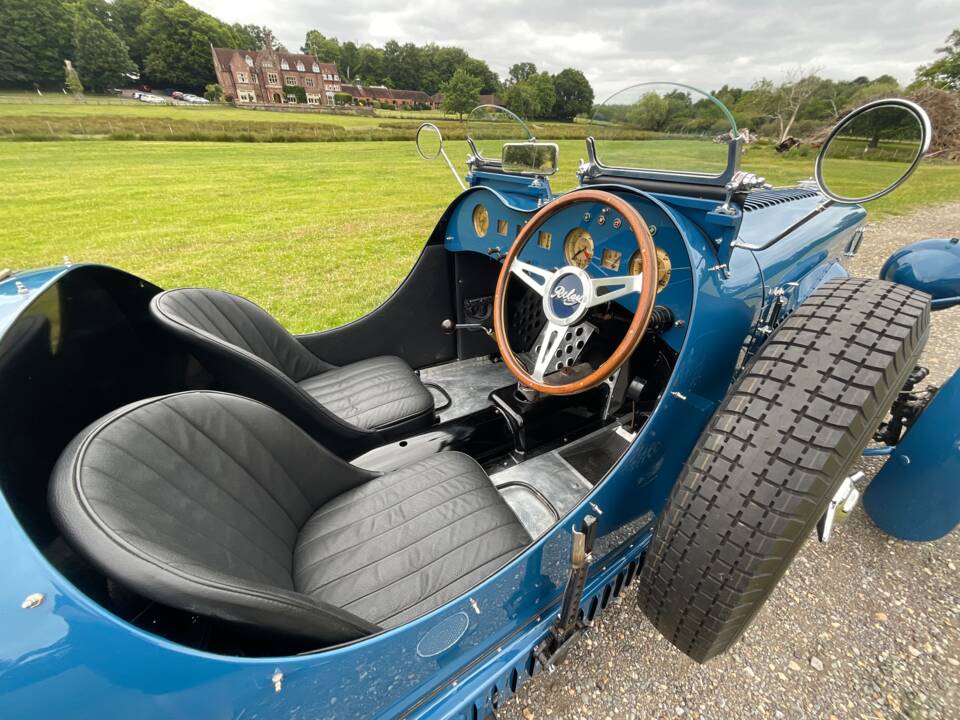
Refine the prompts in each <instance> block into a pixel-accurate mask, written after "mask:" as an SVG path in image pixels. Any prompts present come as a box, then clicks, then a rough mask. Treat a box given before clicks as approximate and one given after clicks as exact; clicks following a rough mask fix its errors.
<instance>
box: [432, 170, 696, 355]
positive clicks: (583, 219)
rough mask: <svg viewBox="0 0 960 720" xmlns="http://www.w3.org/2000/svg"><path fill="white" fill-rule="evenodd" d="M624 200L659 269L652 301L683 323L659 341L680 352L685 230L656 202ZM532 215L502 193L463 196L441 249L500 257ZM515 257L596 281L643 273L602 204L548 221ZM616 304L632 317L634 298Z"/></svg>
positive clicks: (630, 239)
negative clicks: (644, 231) (642, 224)
mask: <svg viewBox="0 0 960 720" xmlns="http://www.w3.org/2000/svg"><path fill="white" fill-rule="evenodd" d="M623 199H625V200H627V202H629V203H630V204H631V205H632V206H634V207H635V208H636V209H637V211H638V212H639V213H640V215H641V216H642V217H643V219H644V220H645V221H646V222H647V224H648V226H649V229H650V234H651V235H652V236H653V241H654V244H655V245H656V252H657V265H658V273H657V288H658V291H657V298H656V303H657V305H663V306H666V307H668V308H670V310H671V311H672V313H673V316H674V318H677V319H681V320H683V321H684V322H682V323H681V324H680V325H679V326H675V327H673V328H671V329H670V330H667V331H666V332H664V333H663V339H664V340H665V341H666V342H667V343H668V344H669V345H670V346H671V347H673V348H674V349H675V350H679V348H680V345H681V344H682V342H683V338H684V336H685V333H686V324H687V323H686V321H687V320H688V319H689V315H690V312H691V307H692V302H693V274H692V271H691V267H690V256H689V254H688V252H687V248H686V243H685V242H684V239H683V235H682V232H681V230H680V228H679V227H677V225H676V224H675V223H674V222H673V220H671V219H670V217H669V216H668V215H667V213H666V212H665V211H664V210H663V209H662V208H661V207H659V206H658V205H657V204H656V203H654V202H652V201H650V200H648V199H647V198H644V197H639V196H634V195H624V196H623ZM524 205H529V203H524ZM537 209H538V208H536V207H535V206H534V207H523V206H521V205H516V204H512V203H511V201H510V200H508V199H507V198H506V197H505V196H504V195H501V194H499V193H496V192H493V191H490V190H488V189H485V188H483V189H478V190H475V191H472V192H468V193H466V194H465V195H464V196H463V197H462V198H461V200H460V202H459V204H458V205H457V207H456V208H455V209H454V211H453V215H452V216H451V218H450V221H449V223H448V226H447V235H446V239H445V243H444V244H445V247H446V249H447V250H449V251H451V252H478V253H483V254H484V255H488V256H490V257H494V258H497V259H501V258H502V257H503V256H504V255H506V253H507V251H508V250H509V249H510V247H511V245H512V244H513V241H514V239H515V238H516V237H517V234H518V233H519V232H520V230H521V228H523V226H524V225H525V224H526V223H527V221H528V220H529V219H530V217H532V215H533V214H534V213H535V212H536V210H537ZM519 257H520V259H521V260H523V261H524V262H528V263H532V264H534V265H536V266H538V267H541V268H544V269H549V270H554V269H556V268H559V267H562V266H564V265H575V266H577V267H580V268H582V269H584V270H586V271H587V273H588V274H589V275H590V276H592V277H595V278H600V277H617V276H622V275H628V274H637V273H638V272H641V271H642V269H643V268H642V267H641V260H640V254H639V251H638V248H637V242H636V239H635V238H634V235H633V233H632V232H631V230H630V228H629V225H628V223H627V222H626V221H625V220H624V219H623V218H621V217H619V215H618V214H617V213H616V211H614V210H613V209H612V208H610V207H608V206H606V205H604V204H603V203H598V202H593V201H586V200H585V201H583V202H580V203H576V204H575V205H571V206H569V207H567V208H565V209H563V210H561V211H560V212H558V213H557V214H556V215H554V216H553V217H551V218H549V219H548V220H547V221H546V222H545V223H544V224H543V225H542V226H541V227H539V228H538V229H537V230H536V231H535V232H534V234H533V236H532V237H531V238H530V239H529V240H528V241H527V244H526V246H525V247H524V249H523V251H522V252H521V253H520V256H519ZM614 302H617V303H619V304H620V305H622V306H623V307H624V308H625V309H627V310H629V311H630V312H633V311H634V310H636V307H637V295H636V294H630V295H627V296H624V297H622V298H619V299H617V300H615V301H614Z"/></svg>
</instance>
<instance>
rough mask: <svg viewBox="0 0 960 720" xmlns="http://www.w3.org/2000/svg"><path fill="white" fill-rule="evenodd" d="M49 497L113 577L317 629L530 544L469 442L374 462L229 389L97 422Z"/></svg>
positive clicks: (393, 614) (378, 616)
mask: <svg viewBox="0 0 960 720" xmlns="http://www.w3.org/2000/svg"><path fill="white" fill-rule="evenodd" d="M50 505H51V510H52V514H53V517H54V519H55V521H56V522H57V524H58V525H59V527H60V528H61V531H62V533H63V535H64V537H65V539H66V540H67V541H68V542H69V543H70V544H71V545H73V546H74V547H75V548H76V549H77V551H78V552H79V553H81V554H82V555H83V556H85V557H86V558H87V559H88V560H89V561H90V562H91V563H92V564H93V565H94V566H96V567H97V568H98V569H99V570H100V571H101V572H103V573H104V574H105V575H106V576H107V577H110V578H112V579H114V580H115V581H116V582H118V583H119V584H121V585H124V586H127V587H129V588H130V589H132V590H134V591H135V592H137V593H139V594H141V595H143V596H145V597H148V598H152V599H154V600H157V601H159V602H162V603H165V604H167V605H170V606H173V607H178V608H182V609H185V610H189V611H191V612H196V613H199V614H205V615H210V616H213V617H218V618H222V619H225V620H232V621H236V622H242V623H247V624H252V625H256V626H258V627H262V628H266V629H269V630H272V631H276V632H282V633H287V634H290V635H294V636H297V637H302V638H307V639H310V640H315V641H318V642H322V643H336V642H342V641H345V640H349V639H353V638H357V637H362V636H363V635H366V634H369V633H371V632H375V631H377V630H378V629H379V628H380V627H384V626H387V627H389V626H392V625H395V624H398V623H401V622H403V621H404V620H406V619H409V618H411V617H413V616H415V615H416V614H419V613H422V612H425V611H426V610H429V609H431V608H433V607H437V606H438V605H440V604H442V603H443V602H445V601H447V600H449V599H451V598H452V597H454V596H456V595H457V594H459V593H460V592H462V591H464V590H466V589H467V588H468V587H470V586H471V585H472V584H474V583H475V582H477V581H478V580H480V579H482V578H483V577H485V576H486V575H488V574H490V573H491V572H493V571H494V570H495V569H496V568H498V567H500V566H502V565H503V564H505V563H506V562H507V561H508V560H509V559H510V558H511V557H512V556H513V555H515V554H516V553H517V552H519V551H520V549H521V548H522V547H523V546H524V545H525V544H526V543H528V542H529V537H528V536H527V534H526V532H525V531H524V530H523V528H522V526H521V525H520V523H519V521H517V519H516V517H515V516H514V515H513V513H512V511H511V510H510V509H509V507H508V506H507V505H506V503H505V502H504V501H503V500H502V498H501V497H500V495H499V494H498V492H497V491H496V489H495V488H494V487H493V485H492V484H491V483H490V481H489V478H488V477H487V476H486V475H485V473H484V472H483V470H482V469H480V467H479V466H478V465H477V464H476V463H475V462H474V461H473V460H472V459H470V458H468V457H466V456H464V455H459V454H453V453H451V454H443V453H441V454H439V455H436V456H433V457H431V458H429V459H427V460H424V461H421V462H419V463H417V464H415V465H411V466H409V467H407V468H403V469H401V470H399V471H396V472H393V473H388V474H386V475H382V476H376V475H374V474H373V473H369V472H367V471H365V470H362V469H360V468H357V467H354V466H352V465H350V464H348V463H346V462H344V461H342V460H340V459H339V458H338V457H336V456H334V455H332V454H331V453H329V452H327V451H326V450H325V449H324V448H323V447H321V446H320V445H319V444H318V443H316V442H315V441H314V440H313V439H312V438H310V437H309V436H307V435H306V434H305V433H304V432H303V431H301V430H300V429H299V428H297V427H296V426H295V425H294V424H293V423H291V422H290V421H289V420H288V419H286V418H285V417H283V416H282V415H280V414H279V413H277V412H276V411H274V410H272V409H270V408H268V407H266V406H265V405H262V404H260V403H258V402H255V401H253V400H249V399H247V398H241V397H238V396H235V395H227V394H224V393H210V392H189V393H180V394H177V395H169V396H166V397H162V398H154V399H150V400H144V401H140V402H138V403H134V404H132V405H129V406H127V407H124V408H121V409H120V410H117V411H115V412H114V413H111V414H110V415H108V416H107V417H105V418H103V419H101V420H99V421H97V422H96V423H94V424H93V425H91V426H90V427H89V428H87V429H86V430H84V431H83V432H82V433H81V434H80V435H78V436H77V438H76V439H75V440H74V441H73V442H72V443H71V444H70V445H69V446H68V447H67V448H66V449H65V450H64V452H63V454H62V455H61V457H60V460H59V461H58V463H57V466H56V467H55V469H54V472H53V476H52V478H51V483H50Z"/></svg>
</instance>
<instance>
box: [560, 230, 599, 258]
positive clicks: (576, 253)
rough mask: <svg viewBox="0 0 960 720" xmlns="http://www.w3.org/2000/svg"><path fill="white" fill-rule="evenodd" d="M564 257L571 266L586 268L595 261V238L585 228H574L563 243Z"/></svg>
mask: <svg viewBox="0 0 960 720" xmlns="http://www.w3.org/2000/svg"><path fill="white" fill-rule="evenodd" d="M563 256H564V258H566V260H567V262H568V263H569V264H570V265H575V266H576V267H578V268H585V267H586V266H587V265H589V264H590V261H591V260H592V259H593V238H592V237H590V233H588V232H587V231H586V230H584V229H583V228H574V229H573V230H571V231H570V232H569V233H567V237H566V239H565V240H564V241H563Z"/></svg>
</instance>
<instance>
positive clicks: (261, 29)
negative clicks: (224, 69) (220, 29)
mask: <svg viewBox="0 0 960 720" xmlns="http://www.w3.org/2000/svg"><path fill="white" fill-rule="evenodd" d="M230 27H231V28H232V30H233V33H234V35H236V36H237V43H238V44H237V47H238V48H240V49H241V50H259V49H260V48H262V47H263V46H264V45H265V44H266V42H267V36H268V35H269V36H270V37H271V38H272V41H271V43H270V44H271V46H272V48H273V49H274V50H283V51H284V52H285V48H284V47H283V45H282V44H281V43H280V41H279V40H277V38H276V37H275V36H274V34H273V32H271V30H270V28H268V27H267V26H266V25H254V24H253V23H248V24H247V25H241V24H240V23H234V24H233V25H231V26H230Z"/></svg>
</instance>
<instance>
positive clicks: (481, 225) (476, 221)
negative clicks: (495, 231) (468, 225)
mask: <svg viewBox="0 0 960 720" xmlns="http://www.w3.org/2000/svg"><path fill="white" fill-rule="evenodd" d="M473 229H474V231H475V232H476V233H477V236H478V237H483V236H484V235H486V234H487V230H489V229H490V213H488V212H487V208H486V207H485V206H483V205H477V206H476V207H475V208H473Z"/></svg>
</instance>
